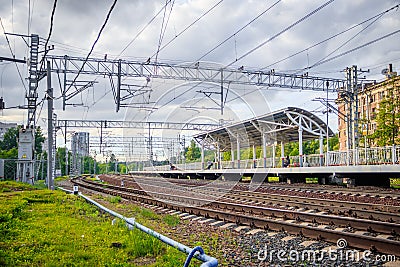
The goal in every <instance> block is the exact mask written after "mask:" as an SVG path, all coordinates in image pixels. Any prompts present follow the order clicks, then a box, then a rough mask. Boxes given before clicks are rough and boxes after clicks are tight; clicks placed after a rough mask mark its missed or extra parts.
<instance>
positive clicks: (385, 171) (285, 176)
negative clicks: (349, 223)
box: [130, 164, 400, 186]
mask: <svg viewBox="0 0 400 267" xmlns="http://www.w3.org/2000/svg"><path fill="white" fill-rule="evenodd" d="M130 174H132V175H140V176H154V175H159V176H162V177H167V178H179V179H211V180H215V179H222V180H227V181H239V180H242V179H243V178H244V177H250V178H251V181H252V182H268V179H267V177H279V181H282V182H285V181H286V182H288V183H296V182H305V178H318V181H319V183H321V184H329V183H336V182H335V179H343V178H347V179H349V180H348V181H350V182H349V183H350V184H351V183H354V184H356V185H376V186H388V185H390V180H389V179H390V178H399V177H400V165H399V164H387V165H358V166H323V167H287V168H253V169H211V170H181V169H177V170H151V171H150V170H147V171H132V172H130Z"/></svg>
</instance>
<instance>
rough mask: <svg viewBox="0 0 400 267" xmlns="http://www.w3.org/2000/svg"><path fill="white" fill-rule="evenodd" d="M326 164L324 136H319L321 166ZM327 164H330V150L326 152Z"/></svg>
mask: <svg viewBox="0 0 400 267" xmlns="http://www.w3.org/2000/svg"><path fill="white" fill-rule="evenodd" d="M323 164H324V137H323V136H322V134H321V135H320V136H319V166H322V165H323ZM326 166H328V151H327V152H326Z"/></svg>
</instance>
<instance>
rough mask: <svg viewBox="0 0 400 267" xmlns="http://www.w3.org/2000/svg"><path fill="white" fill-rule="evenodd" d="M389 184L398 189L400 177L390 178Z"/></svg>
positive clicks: (399, 187)
mask: <svg viewBox="0 0 400 267" xmlns="http://www.w3.org/2000/svg"><path fill="white" fill-rule="evenodd" d="M390 186H391V187H393V188H397V189H400V178H391V179H390Z"/></svg>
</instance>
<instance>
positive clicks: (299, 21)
mask: <svg viewBox="0 0 400 267" xmlns="http://www.w3.org/2000/svg"><path fill="white" fill-rule="evenodd" d="M334 1H335V0H329V1H327V2H326V3H324V4H323V5H321V6H319V7H318V8H317V9H314V10H313V11H311V12H310V13H308V14H307V15H305V16H304V17H302V18H301V19H299V20H297V21H296V22H294V23H292V24H291V25H289V26H288V27H286V28H285V29H283V30H282V31H280V32H279V33H277V34H275V35H274V36H272V37H270V38H268V39H267V40H266V41H264V42H262V43H261V44H259V45H257V46H256V47H254V48H253V49H251V50H249V51H248V52H246V53H244V54H243V55H241V56H240V57H239V58H236V59H235V60H234V61H232V62H231V63H229V64H228V65H226V66H225V68H227V67H229V66H231V65H233V64H235V63H236V62H237V61H240V60H242V59H243V58H245V57H247V56H248V55H250V54H252V53H253V52H254V51H256V50H258V49H259V48H261V47H263V46H264V45H266V44H267V43H269V42H271V41H272V40H274V39H276V38H277V37H279V36H280V35H282V34H283V33H285V32H287V31H288V30H290V29H292V28H293V27H295V26H296V25H298V24H299V23H301V22H303V21H304V20H306V19H308V18H309V17H311V16H312V15H314V14H315V13H317V12H319V11H320V10H322V9H323V8H325V7H326V6H328V5H329V4H331V3H332V2H334Z"/></svg>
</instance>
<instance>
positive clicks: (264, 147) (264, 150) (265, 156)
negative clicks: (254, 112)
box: [262, 133, 267, 168]
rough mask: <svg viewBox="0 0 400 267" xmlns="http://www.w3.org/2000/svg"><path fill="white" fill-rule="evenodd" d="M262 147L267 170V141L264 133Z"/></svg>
mask: <svg viewBox="0 0 400 267" xmlns="http://www.w3.org/2000/svg"><path fill="white" fill-rule="evenodd" d="M262 146H263V159H264V168H267V140H266V138H265V134H264V133H263V135H262Z"/></svg>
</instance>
